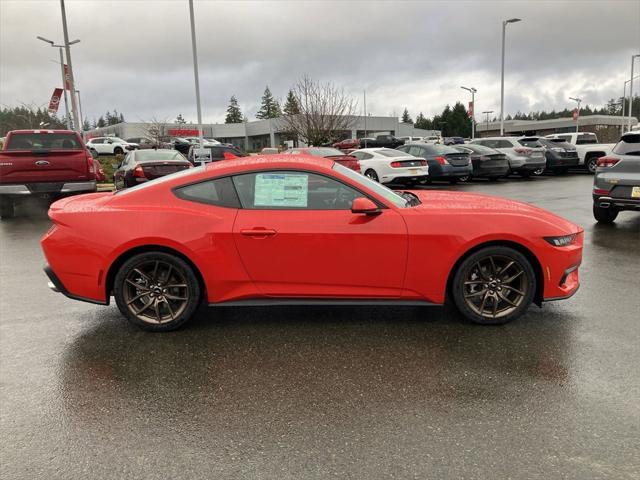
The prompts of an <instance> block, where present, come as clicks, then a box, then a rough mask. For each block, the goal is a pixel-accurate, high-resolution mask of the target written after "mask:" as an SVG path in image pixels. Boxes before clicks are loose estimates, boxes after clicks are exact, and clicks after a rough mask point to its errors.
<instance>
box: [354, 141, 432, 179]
mask: <svg viewBox="0 0 640 480" xmlns="http://www.w3.org/2000/svg"><path fill="white" fill-rule="evenodd" d="M350 155H353V156H354V157H356V158H357V159H358V161H359V162H360V171H361V172H362V173H363V174H364V175H365V176H367V177H369V178H370V179H371V180H375V181H376V182H380V183H392V182H396V183H418V182H422V181H425V180H426V179H427V175H429V167H428V166H427V161H426V160H424V159H423V158H418V157H414V156H413V155H409V154H406V153H404V152H400V151H398V150H392V149H391V148H361V149H360V150H355V151H353V152H351V153H350Z"/></svg>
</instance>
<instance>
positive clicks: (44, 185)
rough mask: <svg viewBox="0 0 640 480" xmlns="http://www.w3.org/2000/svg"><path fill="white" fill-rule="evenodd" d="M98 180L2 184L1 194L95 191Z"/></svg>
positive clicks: (20, 194)
mask: <svg viewBox="0 0 640 480" xmlns="http://www.w3.org/2000/svg"><path fill="white" fill-rule="evenodd" d="M96 190H97V187H96V181H95V180H91V181H88V182H39V183H26V184H10V185H0V195H16V196H23V195H41V194H65V193H78V192H95V191H96Z"/></svg>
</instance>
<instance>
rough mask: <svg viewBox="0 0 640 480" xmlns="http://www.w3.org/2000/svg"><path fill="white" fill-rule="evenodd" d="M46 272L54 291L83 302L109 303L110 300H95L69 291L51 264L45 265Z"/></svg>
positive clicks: (49, 284) (48, 283) (50, 286)
mask: <svg viewBox="0 0 640 480" xmlns="http://www.w3.org/2000/svg"><path fill="white" fill-rule="evenodd" d="M44 273H46V274H47V277H49V282H47V285H48V287H49V288H50V289H51V290H53V291H54V292H59V293H62V294H63V295H64V296H65V297H68V298H72V299H74V300H80V301H82V302H88V303H95V304H97V305H108V304H109V302H108V301H107V302H103V301H100V300H95V299H93V298H87V297H80V296H78V295H74V294H72V293H69V291H68V290H67V289H66V288H65V286H64V285H63V284H62V282H61V281H60V279H59V278H58V276H57V275H56V274H55V273H54V271H53V269H52V268H51V267H50V266H49V265H45V266H44Z"/></svg>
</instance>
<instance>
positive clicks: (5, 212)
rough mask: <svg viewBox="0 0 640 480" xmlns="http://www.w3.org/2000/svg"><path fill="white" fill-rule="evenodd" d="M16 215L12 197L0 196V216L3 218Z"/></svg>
mask: <svg viewBox="0 0 640 480" xmlns="http://www.w3.org/2000/svg"><path fill="white" fill-rule="evenodd" d="M15 216H16V205H15V202H14V201H13V199H12V198H0V217H2V219H3V220H6V219H8V218H13V217H15Z"/></svg>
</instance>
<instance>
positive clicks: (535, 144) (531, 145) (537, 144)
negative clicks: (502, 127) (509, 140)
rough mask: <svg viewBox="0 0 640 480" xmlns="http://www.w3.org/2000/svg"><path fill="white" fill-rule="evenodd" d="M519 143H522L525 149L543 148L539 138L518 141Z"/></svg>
mask: <svg viewBox="0 0 640 480" xmlns="http://www.w3.org/2000/svg"><path fill="white" fill-rule="evenodd" d="M518 143H520V145H522V146H523V147H529V148H538V147H541V146H542V145H540V142H539V141H538V139H537V138H521V139H520V140H518Z"/></svg>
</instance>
